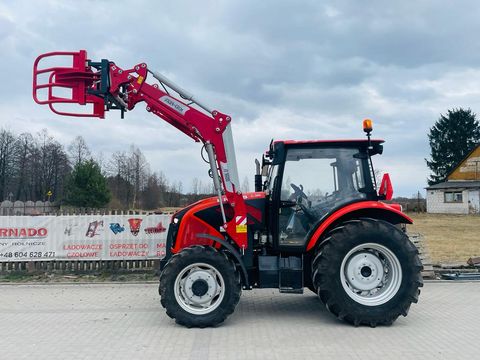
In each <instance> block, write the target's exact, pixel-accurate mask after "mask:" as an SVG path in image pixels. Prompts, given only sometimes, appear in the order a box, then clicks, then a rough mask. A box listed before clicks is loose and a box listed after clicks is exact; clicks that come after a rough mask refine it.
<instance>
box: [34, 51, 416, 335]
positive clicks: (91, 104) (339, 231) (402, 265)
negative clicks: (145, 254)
mask: <svg viewBox="0 0 480 360" xmlns="http://www.w3.org/2000/svg"><path fill="white" fill-rule="evenodd" d="M59 57H61V58H63V59H65V58H66V60H67V65H66V66H62V67H59V66H52V67H48V66H47V67H45V66H43V65H42V64H44V63H45V62H48V61H49V60H52V59H54V60H56V59H57V58H59ZM33 73H34V82H33V97H34V100H35V101H36V102H37V103H39V104H44V105H48V106H49V107H50V109H51V110H52V111H53V112H55V113H57V114H59V115H67V116H92V117H100V118H103V117H104V114H105V112H106V111H109V110H113V109H117V110H119V111H120V112H121V114H122V116H123V114H124V112H126V111H131V110H133V108H134V107H135V106H136V105H137V104H138V103H145V106H146V107H145V108H146V110H147V111H148V112H152V113H153V114H155V115H157V116H158V117H160V118H161V119H163V120H165V121H167V122H168V123H170V124H171V125H173V126H174V127H176V128H177V129H178V130H180V131H181V132H183V133H185V134H186V135H187V136H189V137H191V138H192V139H193V140H195V141H197V142H201V143H202V144H203V147H202V151H203V152H204V153H205V155H204V157H205V158H206V159H207V162H208V163H209V167H210V168H209V175H210V177H211V178H212V179H213V184H214V188H215V191H216V194H217V195H216V196H215V197H212V198H207V199H204V200H201V201H198V202H196V203H194V204H191V205H189V206H187V207H185V208H184V209H182V210H180V211H178V212H177V213H175V214H174V215H173V216H172V220H171V223H170V226H169V228H168V235H167V244H166V250H167V251H166V256H165V257H164V258H163V259H161V269H160V270H161V274H160V286H159V293H160V296H161V304H162V306H163V307H164V308H165V309H166V312H167V314H168V316H170V317H171V318H173V319H175V320H176V322H177V323H179V324H182V325H185V326H187V327H207V326H214V325H217V324H219V323H222V322H223V321H224V320H225V319H226V318H227V316H228V315H230V314H231V313H233V311H234V309H235V306H236V305H237V303H238V301H239V299H240V296H241V292H242V290H251V289H253V288H278V289H279V291H280V292H282V293H295V294H301V293H303V291H304V288H308V289H310V290H311V291H313V292H314V293H316V294H317V295H318V296H319V298H320V300H321V301H322V302H323V303H324V304H325V305H326V307H327V309H328V310H329V311H330V312H331V313H333V314H334V315H335V316H336V317H338V318H339V319H343V320H345V321H347V322H349V323H351V324H354V325H355V326H358V325H368V326H376V325H387V324H391V323H393V322H394V321H395V320H396V319H397V317H398V316H400V315H403V316H406V315H407V313H408V310H409V308H410V305H411V304H412V303H415V302H417V300H418V295H419V293H420V290H419V287H421V286H422V285H423V283H422V278H421V275H420V271H421V270H422V264H421V262H420V259H419V256H418V251H417V249H416V248H415V246H414V245H413V244H412V243H411V242H410V240H409V239H408V236H407V235H406V232H405V224H411V223H412V220H411V219H410V218H409V217H408V216H406V215H405V214H404V213H402V211H401V207H400V206H399V205H396V204H387V203H385V202H383V200H390V199H391V197H392V185H391V182H390V178H389V176H388V174H386V175H384V177H383V179H382V182H381V184H380V185H379V186H377V184H376V181H375V175H374V169H373V163H372V157H373V156H375V155H379V154H381V153H382V151H383V140H376V139H371V137H370V135H371V132H372V123H371V121H370V120H365V121H364V123H363V125H364V126H363V127H364V131H365V132H366V134H367V137H366V138H365V139H352V140H312V141H294V140H276V141H272V142H271V143H270V146H269V147H268V149H267V151H266V152H265V154H264V155H263V156H262V161H261V163H260V162H259V161H256V168H257V171H256V174H255V192H251V193H243V194H242V192H241V191H240V186H239V180H238V171H237V164H236V159H235V149H234V144H233V135H232V127H231V121H232V119H231V117H230V116H228V115H226V114H223V113H221V112H219V111H218V110H214V109H212V108H210V107H209V106H208V105H206V104H204V103H203V102H201V101H199V100H198V99H197V98H196V97H194V96H193V95H192V94H190V93H188V92H187V91H185V90H183V89H182V88H181V87H179V86H178V85H176V84H174V83H173V82H172V81H170V80H169V79H167V78H165V77H164V76H163V75H161V74H160V73H158V72H155V71H152V70H151V69H149V68H148V67H147V65H146V64H145V63H139V64H137V65H135V66H134V67H132V68H131V69H122V68H120V67H118V66H117V65H116V64H115V63H114V62H112V61H109V60H107V59H102V60H101V61H98V62H94V61H92V60H89V59H88V58H87V53H86V51H84V50H81V51H78V52H54V53H48V54H44V55H41V56H39V57H38V58H37V59H36V61H35V63H34V70H33ZM149 76H152V77H153V78H154V79H156V80H157V82H154V83H153V84H152V83H150V82H147V77H149ZM41 79H43V81H41ZM74 105H85V106H87V107H88V108H89V109H90V111H89V112H81V113H78V112H77V113H75V112H72V106H74Z"/></svg>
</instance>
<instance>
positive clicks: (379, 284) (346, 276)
mask: <svg viewBox="0 0 480 360" xmlns="http://www.w3.org/2000/svg"><path fill="white" fill-rule="evenodd" d="M340 280H341V282H342V286H343V289H344V290H345V292H346V293H347V295H348V296H349V297H351V298H352V299H353V300H355V301H356V302H357V303H360V304H362V305H367V306H378V305H382V304H385V303H386V302H388V301H389V300H390V299H392V298H393V297H394V296H395V295H396V294H397V292H398V289H400V285H401V283H402V266H401V265H400V261H399V260H398V258H397V256H396V255H395V254H394V253H393V252H392V251H391V250H390V249H388V248H387V247H385V246H383V245H380V244H376V243H366V244H361V245H358V246H356V247H354V248H353V249H352V250H350V251H349V252H348V253H347V255H345V257H344V258H343V261H342V265H341V268H340Z"/></svg>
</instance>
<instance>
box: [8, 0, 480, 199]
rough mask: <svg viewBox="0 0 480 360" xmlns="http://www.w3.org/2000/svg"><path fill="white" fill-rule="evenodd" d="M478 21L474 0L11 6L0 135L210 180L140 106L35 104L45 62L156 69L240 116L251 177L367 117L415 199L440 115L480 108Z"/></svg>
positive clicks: (237, 127)
mask: <svg viewBox="0 0 480 360" xmlns="http://www.w3.org/2000/svg"><path fill="white" fill-rule="evenodd" d="M479 13H480V5H478V3H477V2H476V1H473V0H471V1H465V2H462V6H459V5H458V3H457V2H454V1H446V2H443V3H442V5H441V6H439V4H438V2H437V1H434V0H430V1H422V2H417V3H415V5H414V6H413V5H412V4H411V3H408V2H400V1H399V2H393V3H392V2H391V3H389V4H388V6H387V5H385V3H384V2H381V1H373V2H369V3H368V4H366V3H365V2H357V1H347V0H338V1H326V2H319V1H314V0H307V1H302V2H294V1H273V0H266V1H261V2H258V1H253V0H245V1H241V2H235V1H226V0H225V1H201V2H192V1H175V2H157V1H147V0H138V1H133V0H132V1H130V0H120V1H116V2H115V4H114V6H112V3H111V2H110V1H88V0H84V1H76V2H64V1H58V0H50V1H45V2H41V3H36V2H31V1H26V0H19V1H15V2H13V1H12V2H4V3H2V4H1V5H0V46H1V47H2V56H1V57H0V69H2V80H3V82H2V86H0V110H1V111H0V126H4V127H9V128H11V129H12V130H14V131H17V132H23V131H32V132H34V131H39V130H40V129H42V128H48V129H49V131H50V133H52V134H53V135H55V137H57V138H58V139H59V140H60V141H62V142H64V143H68V142H69V141H71V140H72V139H73V138H74V137H75V136H76V135H82V136H83V137H84V138H85V139H86V140H87V142H88V143H89V145H90V146H91V147H92V149H93V150H94V152H97V153H99V152H102V153H103V154H104V157H106V158H108V156H109V155H110V154H111V153H112V152H114V151H118V150H127V149H128V146H129V145H130V144H131V143H135V144H136V145H137V146H139V147H140V148H141V149H142V151H143V152H144V153H145V154H146V156H147V159H148V160H149V162H150V163H151V167H152V169H155V170H162V171H164V172H165V173H166V174H168V176H169V177H171V178H173V179H177V180H183V182H184V184H185V186H188V185H189V184H190V183H191V178H192V177H199V178H202V179H203V180H204V181H207V180H208V179H207V178H206V175H202V174H205V171H206V166H205V164H204V163H203V162H202V161H201V159H200V157H199V156H196V154H197V153H198V152H199V151H200V145H199V144H195V143H193V142H192V141H191V140H190V139H189V138H186V137H185V136H183V135H182V134H181V133H179V132H178V131H176V130H175V129H174V128H172V127H169V126H168V125H167V124H165V123H163V122H162V120H160V119H157V118H155V117H154V116H152V115H151V114H148V113H146V112H145V111H144V110H143V106H142V105H138V109H135V110H134V111H133V112H131V113H127V114H126V119H124V120H120V119H119V116H118V113H117V112H115V113H112V114H109V116H107V119H105V120H96V119H77V118H61V117H58V116H55V115H53V114H51V113H50V112H49V111H48V109H46V108H44V107H39V106H38V105H35V104H33V102H32V99H31V81H32V79H31V72H32V64H33V60H34V59H35V57H36V56H38V55H39V54H41V53H44V52H48V51H53V50H77V49H87V50H88V52H89V56H90V57H91V58H94V59H101V58H108V59H110V60H113V61H115V62H116V63H117V64H118V65H119V66H122V67H124V68H128V67H130V66H133V65H135V64H137V63H139V62H142V61H145V62H147V63H148V64H149V66H150V67H151V68H153V69H156V70H158V71H160V72H162V73H164V74H165V75H166V76H168V77H170V78H172V79H173V80H174V81H176V82H178V83H179V84H181V85H182V86H183V87H184V88H187V89H189V90H191V91H192V92H193V93H194V94H196V95H197V96H198V98H200V99H202V100H203V101H205V102H206V103H208V104H210V105H211V106H212V107H213V108H217V109H218V110H220V111H222V112H225V113H228V114H230V115H232V117H233V119H234V133H235V143H236V146H237V152H238V154H237V159H238V162H239V168H240V178H241V179H243V178H244V177H245V176H246V175H248V176H249V177H252V175H253V158H254V157H255V156H257V157H260V156H261V154H262V152H263V151H264V150H265V149H266V147H267V146H268V143H269V141H270V139H271V138H276V139H282V138H292V139H307V138H319V139H327V138H345V137H356V138H357V137H362V136H363V133H362V132H361V129H360V127H361V120H362V119H363V118H365V117H370V118H372V119H373V120H374V127H375V130H374V131H375V136H376V137H382V138H385V139H386V140H387V142H386V144H385V153H384V156H383V158H379V159H378V161H379V167H380V168H385V169H386V170H388V171H390V172H391V173H392V175H393V176H392V177H393V181H394V183H396V184H398V185H397V189H398V190H399V191H400V193H399V194H400V195H407V196H409V195H411V194H412V193H415V192H416V191H417V190H419V189H422V188H423V187H424V186H425V179H426V177H427V174H428V169H427V168H426V166H425V162H424V158H425V157H428V153H429V149H428V143H427V136H426V134H427V132H428V129H429V128H430V127H431V126H432V125H433V123H434V122H435V121H436V119H437V118H438V116H439V114H440V113H444V112H446V110H447V109H449V108H452V107H457V106H462V107H471V108H472V109H473V111H477V112H478V111H479V109H480V104H479V100H478V99H479V93H480V85H479V84H480V81H479V80H480V69H479V68H478V64H479V63H480V61H479V60H480V58H479V57H480V51H478V48H479V41H478V36H477V34H478V33H479V32H480V23H479V22H478V21H477V19H478V16H479ZM412 174H415V176H412ZM202 176H203V177H202ZM397 194H398V192H397Z"/></svg>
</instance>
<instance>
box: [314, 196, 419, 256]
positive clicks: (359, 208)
mask: <svg viewBox="0 0 480 360" xmlns="http://www.w3.org/2000/svg"><path fill="white" fill-rule="evenodd" d="M362 217H368V218H372V219H378V220H384V221H387V222H389V223H391V224H394V225H397V224H412V223H413V220H412V219H410V218H409V217H408V216H407V215H405V214H404V213H403V212H401V211H400V209H399V206H397V205H396V204H391V205H390V204H384V203H382V202H378V201H361V202H357V203H354V204H350V205H347V206H345V207H343V208H341V209H339V210H337V211H335V212H333V213H332V214H331V215H330V216H328V217H327V218H325V219H322V220H321V221H320V223H319V224H318V225H317V229H316V230H315V231H314V233H313V234H312V236H311V238H310V240H309V241H308V244H307V249H306V250H307V251H310V250H312V249H313V248H315V246H316V245H317V243H318V241H319V240H320V239H321V238H322V237H323V236H324V235H325V234H327V233H328V232H329V231H330V230H331V229H333V228H334V227H335V226H336V225H337V224H339V223H341V222H344V221H348V220H352V219H358V218H362Z"/></svg>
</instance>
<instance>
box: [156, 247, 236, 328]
mask: <svg viewBox="0 0 480 360" xmlns="http://www.w3.org/2000/svg"><path fill="white" fill-rule="evenodd" d="M159 293H160V296H161V304H162V306H163V307H164V308H165V309H166V311H167V315H168V316H170V317H171V318H173V319H175V321H176V322H177V323H178V324H180V325H184V326H187V327H207V326H215V325H217V324H220V323H221V322H223V321H224V320H225V319H226V318H227V316H228V315H230V314H231V313H233V311H234V309H235V306H236V305H237V303H238V301H239V299H240V294H241V284H240V275H239V273H238V272H237V271H236V268H235V264H234V263H233V262H232V261H231V260H229V259H228V257H227V256H226V254H225V253H223V252H221V251H218V250H216V249H214V248H212V247H208V246H193V247H190V248H186V249H183V250H182V251H181V252H179V253H178V254H175V255H174V256H173V257H172V258H171V259H170V261H169V262H168V263H167V264H166V265H165V268H164V269H163V271H162V273H161V275H160V287H159Z"/></svg>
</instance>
